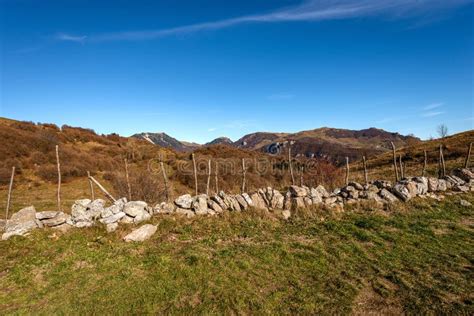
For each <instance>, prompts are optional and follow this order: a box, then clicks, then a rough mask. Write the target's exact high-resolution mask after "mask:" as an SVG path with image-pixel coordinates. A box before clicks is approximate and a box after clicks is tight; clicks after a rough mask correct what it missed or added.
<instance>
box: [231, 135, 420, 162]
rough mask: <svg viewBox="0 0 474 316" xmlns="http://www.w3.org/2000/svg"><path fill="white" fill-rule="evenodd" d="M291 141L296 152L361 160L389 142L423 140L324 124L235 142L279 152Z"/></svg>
mask: <svg viewBox="0 0 474 316" xmlns="http://www.w3.org/2000/svg"><path fill="white" fill-rule="evenodd" d="M289 141H291V142H292V144H293V145H292V153H293V155H294V156H305V157H318V158H323V159H326V160H329V161H332V162H335V163H341V162H343V161H344V159H345V157H346V156H347V157H349V158H350V159H351V160H358V159H361V158H362V156H363V155H366V156H369V155H370V156H372V155H376V154H380V153H384V152H387V151H388V150H390V142H393V143H394V144H395V145H396V146H398V147H402V146H407V145H409V144H415V143H420V142H421V141H420V139H418V138H416V137H413V136H403V135H400V134H398V133H390V132H387V131H384V130H381V129H376V128H369V129H365V130H360V131H354V130H346V129H336V128H326V127H323V128H319V129H315V130H310V131H302V132H298V133H294V134H288V133H254V134H249V135H246V136H244V137H242V138H241V139H239V140H238V141H236V142H235V143H234V145H235V146H237V147H239V148H246V149H253V150H260V151H262V152H266V153H279V152H282V151H285V150H287V147H288V142H289Z"/></svg>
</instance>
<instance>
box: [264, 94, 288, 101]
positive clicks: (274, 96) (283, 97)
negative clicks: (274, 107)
mask: <svg viewBox="0 0 474 316" xmlns="http://www.w3.org/2000/svg"><path fill="white" fill-rule="evenodd" d="M294 97H295V96H294V95H292V94H290V93H276V94H272V95H269V96H268V97H267V99H268V100H289V99H293V98H294Z"/></svg>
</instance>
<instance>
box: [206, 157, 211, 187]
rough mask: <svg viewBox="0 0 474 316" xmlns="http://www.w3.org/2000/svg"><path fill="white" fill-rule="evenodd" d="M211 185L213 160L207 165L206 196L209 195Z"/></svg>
mask: <svg viewBox="0 0 474 316" xmlns="http://www.w3.org/2000/svg"><path fill="white" fill-rule="evenodd" d="M210 185H211V159H209V161H208V163H207V186H206V195H209V186H210Z"/></svg>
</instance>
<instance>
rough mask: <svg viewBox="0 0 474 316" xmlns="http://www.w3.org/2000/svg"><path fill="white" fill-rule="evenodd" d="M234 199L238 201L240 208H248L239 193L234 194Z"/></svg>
mask: <svg viewBox="0 0 474 316" xmlns="http://www.w3.org/2000/svg"><path fill="white" fill-rule="evenodd" d="M235 199H236V200H237V202H238V203H239V205H240V208H241V209H242V210H246V209H248V207H249V205H248V204H247V201H245V199H244V197H243V196H241V195H236V196H235Z"/></svg>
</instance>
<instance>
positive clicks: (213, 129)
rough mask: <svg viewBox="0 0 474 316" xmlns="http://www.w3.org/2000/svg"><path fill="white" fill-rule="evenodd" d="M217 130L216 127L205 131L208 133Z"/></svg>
mask: <svg viewBox="0 0 474 316" xmlns="http://www.w3.org/2000/svg"><path fill="white" fill-rule="evenodd" d="M216 130H217V127H211V128H208V129H207V131H208V132H210V133H211V132H215V131H216Z"/></svg>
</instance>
